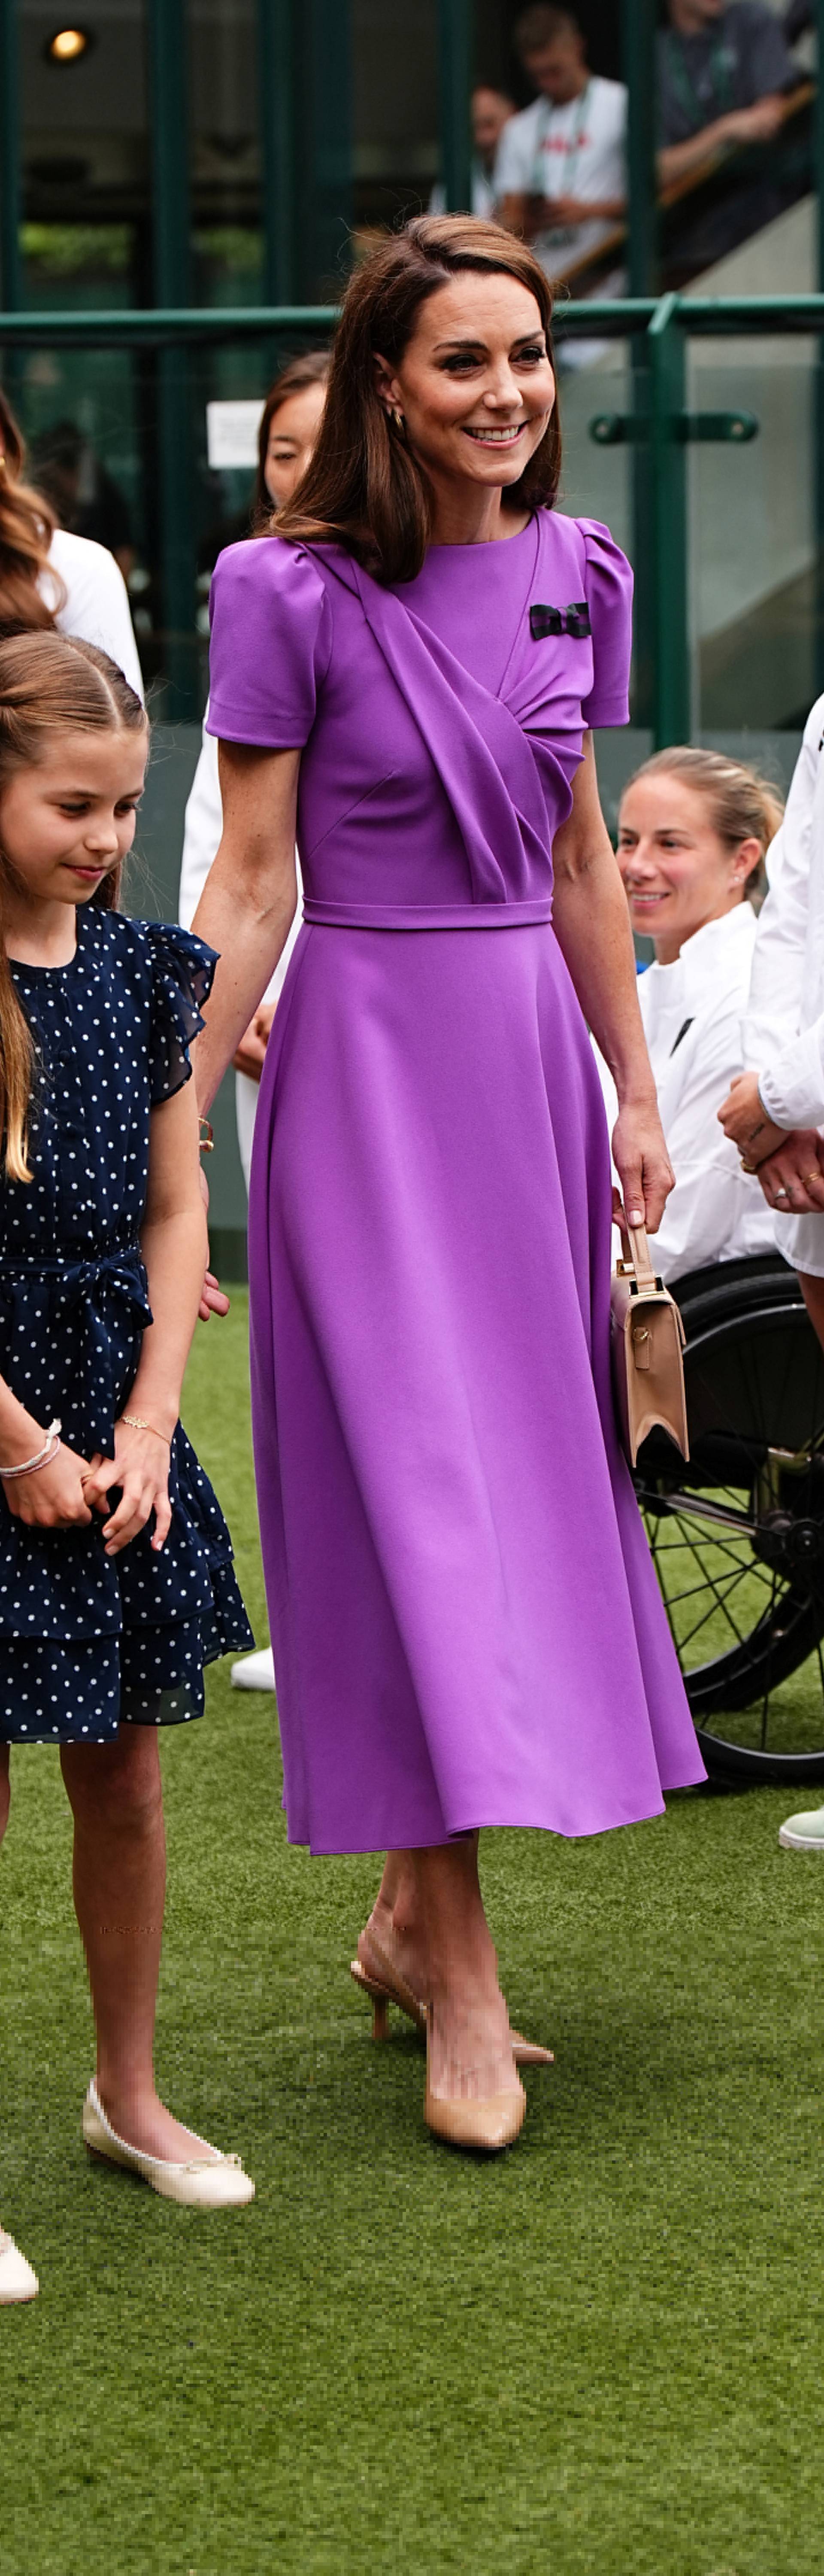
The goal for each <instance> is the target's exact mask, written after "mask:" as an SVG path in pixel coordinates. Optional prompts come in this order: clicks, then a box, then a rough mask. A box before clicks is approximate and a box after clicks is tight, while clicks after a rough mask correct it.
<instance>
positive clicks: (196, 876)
mask: <svg viewBox="0 0 824 2576" xmlns="http://www.w3.org/2000/svg"><path fill="white" fill-rule="evenodd" d="M329 364H330V358H329V351H328V350H326V349H309V350H307V351H306V352H305V353H304V355H303V356H302V357H299V358H292V359H290V361H289V363H288V365H287V366H285V367H284V368H283V369H282V370H281V373H280V375H279V376H278V377H277V378H276V380H275V383H274V384H273V386H272V388H271V392H270V393H268V394H267V397H266V401H265V403H264V406H263V411H262V413H261V420H260V429H259V433H258V471H257V481H256V484H255V493H254V501H253V506H252V526H253V529H254V530H255V531H256V533H257V534H259V535H260V536H264V535H265V534H266V531H267V529H268V528H269V526H270V524H271V520H272V514H273V512H276V511H278V510H281V509H282V508H283V505H284V502H286V501H289V500H291V496H292V493H293V492H294V491H295V489H296V487H297V485H298V483H299V482H300V479H301V475H302V474H303V473H304V472H305V469H306V466H307V465H308V463H309V459H310V456H311V454H312V449H313V447H314V444H315V439H316V437H317V434H318V429H319V427H320V419H321V413H322V411H323V406H324V402H325V400H326V385H327V379H328V375H329ZM208 712H209V710H208V707H207V709H206V715H207V717H208ZM222 830H223V807H222V804H221V796H220V778H219V775H218V750H217V743H216V741H215V737H214V735H213V734H210V733H207V732H206V726H205V720H204V729H203V740H202V744H201V750H200V757H199V760H198V764H197V768H196V770H195V775H194V780H193V783H192V788H191V793H190V796H189V801H188V804H187V807H186V817H185V823H184V831H183V863H182V868H181V876H180V894H179V899H178V912H179V917H180V920H181V921H182V923H183V925H184V928H185V929H186V930H188V929H190V928H191V924H192V920H193V918H194V914H195V912H196V910H197V906H198V904H199V902H200V898H201V895H202V893H203V888H204V886H205V883H206V879H207V876H208V874H209V869H210V867H211V865H212V860H213V858H214V857H215V854H216V851H217V848H218V843H219V841H220V837H221V833H222ZM299 926H300V906H299V905H298V909H297V911H296V913H295V918H294V922H293V924H292V929H291V932H290V935H289V938H288V940H287V943H286V947H285V948H284V951H283V955H282V957H281V958H280V959H279V961H278V964H277V966H276V968H275V972H274V975H273V976H272V977H271V980H270V982H269V983H268V984H267V987H266V991H265V993H264V996H263V1000H262V1002H261V1003H260V1005H259V1007H258V1009H257V1010H256V1012H255V1015H254V1019H253V1020H252V1022H251V1025H250V1027H249V1028H248V1029H247V1030H246V1031H245V1034H244V1036H243V1037H242V1039H241V1042H240V1045H239V1047H238V1050H237V1054H236V1056H235V1058H234V1067H235V1106H236V1116H237V1133H238V1145H239V1148H240V1159H241V1162H242V1164H243V1177H244V1180H245V1182H246V1187H247V1190H248V1187H249V1172H250V1167H251V1161H252V1143H253V1139H254V1132H255V1115H256V1111H257V1104H258V1092H259V1088H260V1077H261V1074H262V1072H263V1063H264V1057H265V1054H266V1046H267V1040H268V1037H269V1031H270V1029H271V1026H272V1021H273V1019H274V1015H275V1005H276V1002H277V998H278V994H279V993H280V991H281V988H282V985H283V982H284V978H285V975H286V969H287V966H288V964H289V959H290V957H291V954H292V949H293V947H294V943H295V940H296V938H297V933H298V929H299ZM232 1680H233V1682H234V1684H235V1686H236V1688H238V1689H241V1690H268V1691H273V1690H274V1687H275V1675H274V1666H273V1662H272V1651H271V1647H269V1646H265V1647H263V1648H262V1649H261V1650H260V1652H259V1653H256V1654H253V1655H243V1656H241V1658H240V1660H239V1662H238V1663H236V1664H235V1665H234V1666H233V1670H232Z"/></svg>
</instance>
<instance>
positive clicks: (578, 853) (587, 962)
mask: <svg viewBox="0 0 824 2576" xmlns="http://www.w3.org/2000/svg"><path fill="white" fill-rule="evenodd" d="M572 796H573V802H572V813H571V814H570V817H569V821H568V822H566V823H564V824H563V825H562V828H561V830H560V832H558V833H556V836H555V842H554V845H553V853H552V856H553V867H554V871H555V900H554V905H553V920H554V925H555V931H556V935H557V939H558V944H559V947H560V948H561V949H562V951H563V955H564V957H565V959H566V963H567V965H568V967H569V971H570V974H571V977H572V981H573V984H574V986H575V990H576V993H577V995H578V1000H579V1002H580V1004H581V1009H582V1011H583V1013H584V1016H585V1018H586V1020H587V1021H588V1023H589V1027H590V1028H591V1030H592V1033H593V1036H594V1037H595V1038H596V1039H597V1043H598V1045H599V1047H600V1049H601V1054H602V1055H603V1056H604V1057H605V1058H606V1062H607V1064H608V1065H609V1069H610V1072H611V1074H612V1076H613V1080H614V1083H615V1088H616V1091H617V1093H618V1107H619V1115H618V1121H617V1125H616V1127H615V1132H614V1135H613V1140H612V1150H613V1155H614V1158H615V1163H616V1167H617V1170H618V1173H619V1176H620V1180H621V1187H622V1191H623V1196H624V1205H625V1208H626V1212H627V1215H628V1217H629V1218H630V1221H631V1222H632V1221H633V1220H634V1219H637V1221H639V1222H641V1221H643V1218H644V1212H645V1217H646V1224H647V1225H648V1226H649V1227H650V1229H651V1231H653V1232H654V1230H655V1227H656V1226H658V1225H660V1222H661V1217H662V1215H663V1212H664V1207H665V1205H666V1201H667V1198H668V1196H669V1193H670V1190H671V1189H672V1186H673V1172H672V1168H671V1165H670V1161H669V1156H668V1154H667V1149H666V1146H665V1144H664V1137H663V1131H662V1128H661V1121H660V1119H659V1116H658V1105H657V1100H656V1093H655V1083H654V1080H653V1075H652V1069H651V1066H650V1061H649V1056H648V1054H647V1048H646V1040H645V1038H644V1032H643V1028H642V1025H641V1013H640V1010H639V1008H638V990H637V977H636V972H635V955H634V951H633V945H632V933H631V930H630V924H629V913H628V911H627V899H626V895H625V893H624V889H623V886H622V883H621V877H620V873H619V869H618V866H617V863H616V859H615V855H614V852H613V849H612V845H611V842H610V838H609V834H608V832H607V828H606V824H605V822H604V818H603V815H602V812H601V806H600V801H599V796H598V781H597V778H596V774H595V756H594V752H593V747H592V735H591V734H586V735H585V737H584V757H583V760H582V762H581V766H580V769H579V770H578V771H577V772H576V776H575V780H574V783H573V791H572Z"/></svg>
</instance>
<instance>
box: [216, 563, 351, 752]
mask: <svg viewBox="0 0 824 2576" xmlns="http://www.w3.org/2000/svg"><path fill="white" fill-rule="evenodd" d="M210 617H211V641H210V646H209V712H208V716H207V719H206V725H207V731H208V732H209V733H214V734H217V735H218V736H219V737H222V739H223V740H224V741H225V742H248V743H256V744H258V745H259V746H260V748H261V750H264V749H265V750H270V751H297V750H300V749H302V747H303V744H304V743H305V742H306V741H307V740H308V737H309V734H310V733H311V730H312V726H313V724H314V721H315V711H316V706H317V690H318V683H319V681H320V680H321V679H322V678H323V676H324V673H325V671H326V667H327V664H328V661H329V655H330V652H331V648H332V612H331V609H330V607H329V603H328V599H327V595H326V585H325V582H324V580H323V577H322V575H321V573H320V572H319V570H318V567H317V564H316V563H314V562H313V559H312V557H311V555H309V554H307V553H306V551H305V548H304V547H303V546H292V545H289V543H288V542H287V540H286V539H285V538H283V537H251V538H247V539H246V540H245V541H244V543H243V544H242V545H237V546H227V547H226V550H225V553H224V554H222V555H220V556H219V558H218V561H217V563H216V565H215V570H214V575H213V579H212V590H211V599H210Z"/></svg>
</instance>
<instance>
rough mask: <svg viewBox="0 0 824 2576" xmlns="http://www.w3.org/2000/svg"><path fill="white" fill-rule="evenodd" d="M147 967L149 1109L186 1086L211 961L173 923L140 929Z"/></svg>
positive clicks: (198, 941)
mask: <svg viewBox="0 0 824 2576" xmlns="http://www.w3.org/2000/svg"><path fill="white" fill-rule="evenodd" d="M146 933H147V937H148V941H149V949H150V955H151V966H152V1011H151V1022H150V1030H149V1070H150V1083H151V1099H152V1106H153V1107H155V1106H156V1104H157V1102H158V1101H159V1100H171V1099H172V1096H173V1094H174V1093H175V1092H176V1091H182V1088H183V1084H184V1082H188V1080H189V1075H190V1073H191V1070H192V1067H191V1064H190V1061H189V1048H190V1046H191V1044H192V1039H193V1038H196V1037H197V1033H198V1030H199V1029H202V1027H203V1016H202V1004H203V1003H204V1002H205V1001H207V1000H208V996H209V994H210V992H211V989H212V983H213V979H214V972H215V967H216V965H217V957H216V954H215V951H214V949H213V948H207V947H206V946H205V943H204V941H203V940H202V939H195V938H194V937H193V934H192V932H191V931H190V930H181V929H180V928H179V927H178V924H177V923H176V922H165V921H164V922H160V921H149V922H147V923H146Z"/></svg>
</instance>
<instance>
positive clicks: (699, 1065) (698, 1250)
mask: <svg viewBox="0 0 824 2576" xmlns="http://www.w3.org/2000/svg"><path fill="white" fill-rule="evenodd" d="M780 820H781V804H780V799H779V797H778V795H777V792H776V790H775V789H774V788H773V787H771V786H770V785H769V784H768V783H767V782H766V780H764V779H762V778H759V777H757V776H756V774H755V772H754V771H753V770H752V769H749V768H746V767H745V766H744V764H743V763H742V762H739V761H736V760H729V759H727V757H726V755H725V754H723V753H721V752H714V751H702V750H699V749H692V748H689V747H681V746H680V745H674V746H672V747H671V748H670V749H668V750H666V751H660V752H657V753H656V754H655V756H654V757H653V759H652V760H648V761H645V763H644V766H643V768H641V769H639V770H637V771H636V774H635V777H634V778H631V779H630V781H629V784H628V786H627V787H626V788H625V789H624V794H623V796H622V798H621V805H620V812H619V823H618V865H619V867H620V870H621V875H622V877H623V880H624V885H625V888H626V893H627V900H628V903H629V909H630V918H631V921H632V927H633V930H634V931H636V932H639V933H641V934H643V935H644V936H645V937H646V938H649V939H652V941H653V944H654V948H655V963H654V964H653V965H652V966H649V967H648V968H647V970H646V972H645V973H643V974H642V975H641V976H640V977H639V984H638V998H639V1002H640V1006H641V1018H642V1020H643V1024H644V1034H645V1037H646V1041H647V1046H648V1049H649V1056H650V1062H651V1065H652V1070H653V1074H654V1076H655V1083H656V1089H657V1092H658V1107H659V1110H660V1114H661V1123H662V1126H663V1129H664V1135H665V1137H666V1140H667V1149H668V1152H669V1157H670V1161H671V1163H672V1167H673V1171H674V1173H675V1188H674V1190H673V1191H672V1193H671V1195H670V1197H669V1199H668V1200H667V1205H666V1208H665V1210H664V1215H663V1217H662V1220H661V1224H660V1227H659V1230H658V1233H657V1235H656V1238H655V1263H656V1268H657V1269H658V1270H659V1271H660V1273H661V1276H662V1278H664V1279H666V1280H668V1281H669V1282H670V1283H672V1282H674V1281H675V1280H677V1279H680V1278H683V1277H684V1276H685V1274H686V1272H687V1271H694V1270H701V1269H703V1268H704V1267H705V1266H706V1265H708V1264H709V1263H712V1262H716V1261H735V1260H740V1259H742V1258H744V1257H745V1256H746V1255H748V1254H751V1253H755V1252H762V1251H769V1252H774V1251H775V1227H774V1222H773V1218H772V1214H771V1211H770V1210H769V1208H767V1207H766V1206H765V1202H764V1199H763V1196H762V1193H761V1191H760V1190H759V1187H758V1183H757V1181H756V1180H755V1179H754V1178H753V1177H752V1175H750V1174H748V1173H745V1172H743V1171H742V1169H741V1164H740V1161H739V1157H738V1155H737V1153H736V1151H735V1148H734V1147H733V1146H732V1145H730V1144H729V1143H728V1142H727V1139H726V1137H725V1136H724V1135H723V1134H722V1131H721V1129H720V1127H719V1124H718V1114H717V1113H718V1101H719V1097H720V1094H721V1092H722V1090H723V1088H724V1085H725V1083H729V1080H730V1078H731V1076H732V1075H733V1074H734V1073H735V1072H737V1071H738V1069H739V1068H740V1065H741V1016H742V1012H743V1011H744V1010H745V1008H746V1003H747V995H748V991H749V982H750V972H751V967H752V957H753V949H754V947H755V941H756V933H757V927H758V925H757V921H756V916H755V912H754V911H753V908H752V903H751V902H749V901H748V900H747V896H748V894H751V893H752V892H753V890H754V889H755V888H757V887H758V884H759V879H760V878H761V876H762V871H763V865H764V858H765V853H766V850H767V848H768V846H769V843H770V842H771V840H772V838H773V836H774V834H775V832H776V830H777V828H778V825H779V823H780ZM602 1079H603V1077H602Z"/></svg>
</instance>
